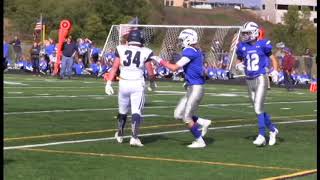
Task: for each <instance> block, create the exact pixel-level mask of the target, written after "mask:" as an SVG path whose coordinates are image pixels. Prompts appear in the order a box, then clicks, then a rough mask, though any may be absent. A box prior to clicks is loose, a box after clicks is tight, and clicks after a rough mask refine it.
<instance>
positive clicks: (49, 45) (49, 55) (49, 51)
mask: <svg viewBox="0 0 320 180" xmlns="http://www.w3.org/2000/svg"><path fill="white" fill-rule="evenodd" d="M55 48H56V45H55V43H54V41H53V40H52V39H51V38H49V40H48V41H47V42H46V45H45V59H46V62H47V66H48V69H49V72H50V74H51V73H52V71H51V69H52V68H51V65H53V63H52V61H53V58H54V53H55Z"/></svg>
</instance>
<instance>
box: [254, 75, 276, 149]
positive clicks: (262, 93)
mask: <svg viewBox="0 0 320 180" xmlns="http://www.w3.org/2000/svg"><path fill="white" fill-rule="evenodd" d="M266 81H267V77H266V76H260V77H259V79H258V85H257V91H256V98H255V112H256V114H257V116H258V121H259V122H260V121H262V120H263V121H264V124H265V126H266V127H268V129H269V130H270V131H271V132H270V139H269V145H274V144H275V143H276V135H277V134H278V130H277V128H276V127H275V125H274V124H273V123H272V122H271V119H270V116H269V115H268V114H267V113H266V112H265V111H264V101H265V97H266V93H267V92H266V86H265V84H266V83H265V82H266ZM259 133H260V132H259Z"/></svg>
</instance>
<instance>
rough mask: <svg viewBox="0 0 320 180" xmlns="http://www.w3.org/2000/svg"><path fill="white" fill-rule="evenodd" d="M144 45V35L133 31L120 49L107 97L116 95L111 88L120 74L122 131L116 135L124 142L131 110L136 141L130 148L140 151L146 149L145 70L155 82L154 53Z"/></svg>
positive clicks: (117, 53) (119, 92)
mask: <svg viewBox="0 0 320 180" xmlns="http://www.w3.org/2000/svg"><path fill="white" fill-rule="evenodd" d="M143 43H144V41H143V34H142V33H141V32H140V31H139V30H132V31H130V33H129V35H128V38H127V44H125V45H119V46H117V48H116V52H115V56H116V58H115V60H114V63H113V66H112V69H111V71H110V74H109V76H108V77H107V83H106V86H105V92H106V94H108V95H112V94H113V93H114V91H113V88H112V86H111V84H112V80H113V79H114V78H115V76H116V73H117V71H118V70H120V75H119V90H118V104H119V114H118V131H117V132H116V133H115V138H116V140H117V142H118V143H122V142H123V136H124V127H125V124H126V120H127V114H128V112H129V110H130V109H131V115H132V120H131V124H132V137H131V139H130V145H131V146H138V147H142V146H143V144H142V143H141V141H140V139H139V137H138V136H139V129H140V124H141V123H142V113H143V108H144V103H145V77H144V71H145V69H147V71H148V75H149V77H150V78H151V79H153V78H154V74H153V68H152V65H151V58H150V57H151V56H153V52H152V50H151V49H149V48H147V47H143Z"/></svg>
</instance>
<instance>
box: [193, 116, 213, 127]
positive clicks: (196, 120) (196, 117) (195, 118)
mask: <svg viewBox="0 0 320 180" xmlns="http://www.w3.org/2000/svg"><path fill="white" fill-rule="evenodd" d="M192 120H193V122H195V123H198V124H199V125H201V126H203V125H204V124H205V123H206V122H207V121H210V120H209V119H203V118H201V117H198V116H192Z"/></svg>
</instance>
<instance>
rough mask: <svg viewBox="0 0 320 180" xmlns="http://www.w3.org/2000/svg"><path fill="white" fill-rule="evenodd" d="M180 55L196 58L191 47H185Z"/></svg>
mask: <svg viewBox="0 0 320 180" xmlns="http://www.w3.org/2000/svg"><path fill="white" fill-rule="evenodd" d="M182 56H185V57H187V58H189V59H194V58H196V56H197V53H196V51H195V50H194V49H192V48H185V49H184V50H183V51H182Z"/></svg>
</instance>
